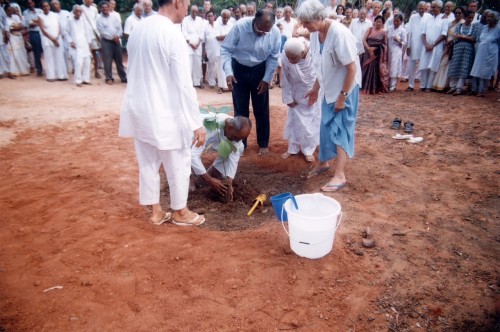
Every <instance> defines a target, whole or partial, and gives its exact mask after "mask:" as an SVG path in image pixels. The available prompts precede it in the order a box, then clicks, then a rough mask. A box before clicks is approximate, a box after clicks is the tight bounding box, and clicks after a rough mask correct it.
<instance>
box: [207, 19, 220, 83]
mask: <svg viewBox="0 0 500 332" xmlns="http://www.w3.org/2000/svg"><path fill="white" fill-rule="evenodd" d="M216 25H217V23H215V22H214V25H213V26H212V25H211V24H210V23H208V21H206V24H205V53H206V54H207V58H208V62H207V73H206V79H207V81H208V85H210V86H211V87H213V86H215V83H216V82H215V77H216V75H217V71H218V62H217V60H218V58H219V55H220V47H219V42H218V41H217V39H216V38H215V37H216V35H217V31H216V29H215V26H216Z"/></svg>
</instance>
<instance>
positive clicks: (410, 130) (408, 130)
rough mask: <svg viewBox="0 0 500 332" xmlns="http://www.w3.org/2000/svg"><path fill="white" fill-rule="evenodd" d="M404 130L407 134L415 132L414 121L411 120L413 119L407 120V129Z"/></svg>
mask: <svg viewBox="0 0 500 332" xmlns="http://www.w3.org/2000/svg"><path fill="white" fill-rule="evenodd" d="M404 132H405V133H406V134H411V133H413V122H411V121H408V122H405V130H404Z"/></svg>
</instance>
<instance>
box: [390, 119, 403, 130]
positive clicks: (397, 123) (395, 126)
mask: <svg viewBox="0 0 500 332" xmlns="http://www.w3.org/2000/svg"><path fill="white" fill-rule="evenodd" d="M399 128H401V119H400V118H395V119H394V120H392V126H391V129H394V130H398V129H399Z"/></svg>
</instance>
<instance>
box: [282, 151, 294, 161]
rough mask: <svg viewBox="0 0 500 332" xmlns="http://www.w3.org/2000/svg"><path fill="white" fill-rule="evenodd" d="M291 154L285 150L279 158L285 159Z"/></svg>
mask: <svg viewBox="0 0 500 332" xmlns="http://www.w3.org/2000/svg"><path fill="white" fill-rule="evenodd" d="M291 155H292V154H291V153H289V152H285V153H283V154H282V155H281V158H283V159H286V158H288V157H290V156H291Z"/></svg>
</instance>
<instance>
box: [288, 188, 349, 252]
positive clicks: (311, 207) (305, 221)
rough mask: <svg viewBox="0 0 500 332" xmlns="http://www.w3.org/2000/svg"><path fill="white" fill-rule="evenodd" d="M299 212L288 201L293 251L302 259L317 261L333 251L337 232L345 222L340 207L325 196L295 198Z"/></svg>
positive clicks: (299, 196) (289, 227)
mask: <svg viewBox="0 0 500 332" xmlns="http://www.w3.org/2000/svg"><path fill="white" fill-rule="evenodd" d="M295 200H296V201H297V206H298V209H297V208H295V205H294V204H293V202H292V200H291V199H289V200H287V201H286V202H285V204H283V209H284V210H285V211H286V213H287V214H288V230H289V232H287V231H286V228H285V225H284V224H283V223H282V225H283V229H285V232H286V233H287V234H288V236H289V237H290V247H291V248H292V250H293V252H295V253H296V254H297V255H299V256H301V257H306V258H311V259H316V258H321V257H323V256H326V255H327V254H328V253H329V252H330V251H332V247H333V240H334V238H335V231H336V230H337V228H338V227H339V225H340V221H341V219H342V208H341V206H340V203H339V202H337V201H336V200H334V199H333V198H330V197H328V196H325V195H323V194H319V193H316V194H304V195H297V196H295Z"/></svg>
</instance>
